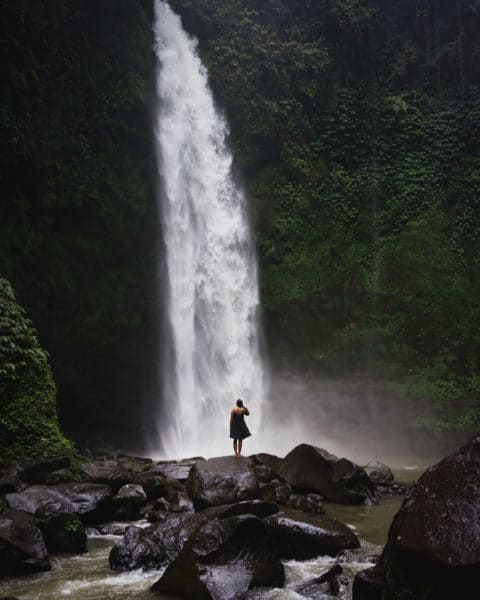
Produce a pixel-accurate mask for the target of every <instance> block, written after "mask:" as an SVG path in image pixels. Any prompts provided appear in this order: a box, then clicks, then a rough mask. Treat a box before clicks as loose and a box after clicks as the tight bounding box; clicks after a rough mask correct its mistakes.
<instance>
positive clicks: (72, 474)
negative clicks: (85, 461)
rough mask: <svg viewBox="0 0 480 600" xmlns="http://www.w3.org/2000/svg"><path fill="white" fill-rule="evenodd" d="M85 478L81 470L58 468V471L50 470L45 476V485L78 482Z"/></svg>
mask: <svg viewBox="0 0 480 600" xmlns="http://www.w3.org/2000/svg"><path fill="white" fill-rule="evenodd" d="M84 480H85V475H84V474H83V472H82V471H81V470H80V469H78V470H75V471H74V470H73V469H59V470H58V471H52V472H51V473H50V475H49V476H48V477H47V480H46V481H45V483H46V484H47V485H57V484H58V483H73V482H75V483H79V482H80V481H84Z"/></svg>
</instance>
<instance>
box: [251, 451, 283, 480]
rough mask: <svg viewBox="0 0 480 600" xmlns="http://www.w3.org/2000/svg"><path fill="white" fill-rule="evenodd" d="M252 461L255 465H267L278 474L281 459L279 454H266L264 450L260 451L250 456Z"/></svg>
mask: <svg viewBox="0 0 480 600" xmlns="http://www.w3.org/2000/svg"><path fill="white" fill-rule="evenodd" d="M252 458H253V461H254V462H255V464H256V465H259V466H264V467H268V469H270V471H272V472H273V473H274V474H276V475H278V472H279V470H280V467H281V466H282V462H283V460H282V459H281V458H280V457H279V456H275V455H274V454H267V453H266V452H260V453H259V454H254V455H253V456H252Z"/></svg>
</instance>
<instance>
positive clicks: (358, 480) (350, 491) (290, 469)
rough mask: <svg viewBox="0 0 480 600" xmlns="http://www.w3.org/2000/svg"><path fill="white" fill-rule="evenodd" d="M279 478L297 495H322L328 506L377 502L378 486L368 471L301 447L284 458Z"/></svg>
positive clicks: (323, 451)
mask: <svg viewBox="0 0 480 600" xmlns="http://www.w3.org/2000/svg"><path fill="white" fill-rule="evenodd" d="M279 473H280V475H281V476H282V477H283V478H284V479H285V481H287V482H288V483H289V484H290V485H291V486H292V488H294V489H295V490H296V491H303V492H313V493H317V494H320V495H321V496H323V497H324V498H325V500H328V501H329V502H337V503H339V504H362V503H365V502H375V501H376V497H375V486H374V484H373V482H372V481H371V480H370V478H369V477H368V475H367V474H366V472H365V470H364V469H363V468H362V467H359V466H358V465H356V464H355V463H353V462H352V461H350V460H347V459H346V458H338V457H336V456H334V455H333V454H330V453H328V452H327V451H326V450H322V449H321V448H317V447H315V446H310V445H308V444H301V445H300V446H297V447H296V448H294V449H293V450H292V451H291V452H289V453H288V454H287V456H286V457H285V458H284V460H283V462H282V464H281V466H280V468H279Z"/></svg>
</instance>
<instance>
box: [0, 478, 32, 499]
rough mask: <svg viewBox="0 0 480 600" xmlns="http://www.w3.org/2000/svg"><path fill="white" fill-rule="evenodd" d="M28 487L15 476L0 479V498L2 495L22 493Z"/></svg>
mask: <svg viewBox="0 0 480 600" xmlns="http://www.w3.org/2000/svg"><path fill="white" fill-rule="evenodd" d="M27 487H28V484H26V483H25V482H24V481H22V480H21V479H19V478H18V477H15V476H6V477H2V478H1V479H0V496H3V495H4V494H12V493H14V492H22V491H23V490H24V489H26V488H27Z"/></svg>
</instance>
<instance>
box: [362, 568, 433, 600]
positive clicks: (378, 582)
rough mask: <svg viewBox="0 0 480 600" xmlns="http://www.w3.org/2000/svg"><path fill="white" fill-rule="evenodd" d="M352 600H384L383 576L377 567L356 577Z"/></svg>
mask: <svg viewBox="0 0 480 600" xmlns="http://www.w3.org/2000/svg"><path fill="white" fill-rule="evenodd" d="M352 598H353V599H354V600H383V598H384V595H383V575H381V574H380V573H379V572H378V569H377V567H372V568H370V569H366V570H365V571H360V573H358V574H357V575H356V576H355V579H354V580H353V587H352ZM409 598H410V596H409ZM398 600H400V598H399V599H398ZM432 600H433V599H432Z"/></svg>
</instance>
